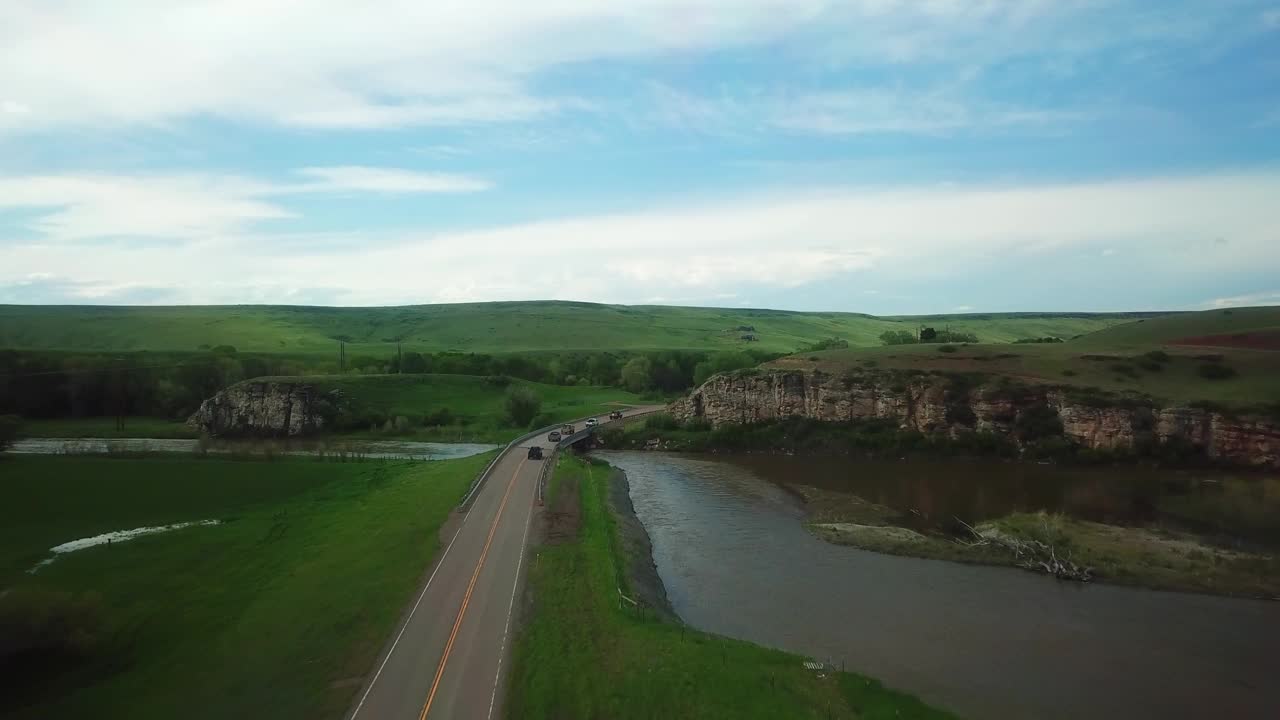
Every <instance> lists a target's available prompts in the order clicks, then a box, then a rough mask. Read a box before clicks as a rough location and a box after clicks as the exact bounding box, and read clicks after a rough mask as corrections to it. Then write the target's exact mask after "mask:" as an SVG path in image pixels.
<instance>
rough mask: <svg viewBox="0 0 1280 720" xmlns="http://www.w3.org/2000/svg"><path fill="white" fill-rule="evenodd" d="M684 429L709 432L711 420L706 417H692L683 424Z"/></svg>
mask: <svg viewBox="0 0 1280 720" xmlns="http://www.w3.org/2000/svg"><path fill="white" fill-rule="evenodd" d="M684 429H685V430H688V431H689V432H710V431H711V421H710V420H708V419H706V418H693V419H691V420H689V421H688V422H686V423H685V424H684Z"/></svg>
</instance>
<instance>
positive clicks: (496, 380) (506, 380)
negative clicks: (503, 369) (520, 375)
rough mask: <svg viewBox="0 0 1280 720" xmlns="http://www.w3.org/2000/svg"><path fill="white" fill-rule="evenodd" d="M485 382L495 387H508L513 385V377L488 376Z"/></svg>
mask: <svg viewBox="0 0 1280 720" xmlns="http://www.w3.org/2000/svg"><path fill="white" fill-rule="evenodd" d="M484 381H485V382H486V383H488V384H490V385H492V386H494V387H506V386H508V385H510V384H511V377H510V376H508V375H488V376H486V377H485V379H484Z"/></svg>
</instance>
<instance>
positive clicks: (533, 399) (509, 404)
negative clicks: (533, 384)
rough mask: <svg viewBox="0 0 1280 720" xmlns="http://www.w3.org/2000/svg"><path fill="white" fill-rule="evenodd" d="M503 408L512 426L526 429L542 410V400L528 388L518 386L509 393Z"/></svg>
mask: <svg viewBox="0 0 1280 720" xmlns="http://www.w3.org/2000/svg"><path fill="white" fill-rule="evenodd" d="M503 407H504V408H505V409H506V411H507V419H508V420H510V421H511V424H512V425H517V426H520V427H525V426H527V425H528V424H529V422H530V421H531V420H533V418H534V417H536V416H537V414H538V411H539V410H541V409H542V398H541V397H539V396H538V394H537V393H535V392H534V391H533V390H530V389H529V388H527V387H524V386H516V387H513V388H511V389H510V390H508V391H507V397H506V399H505V400H504V401H503Z"/></svg>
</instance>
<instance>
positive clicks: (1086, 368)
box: [770, 308, 1280, 409]
mask: <svg viewBox="0 0 1280 720" xmlns="http://www.w3.org/2000/svg"><path fill="white" fill-rule="evenodd" d="M1273 329H1280V308H1247V309H1240V310H1234V311H1231V312H1230V313H1224V312H1223V311H1221V310H1214V311H1209V312H1203V313H1187V314H1180V315H1174V316H1166V317H1159V318H1152V319H1147V320H1142V321H1139V322H1132V323H1128V324H1125V325H1119V326H1116V327H1113V328H1109V329H1106V330H1102V331H1099V332H1096V333H1093V334H1090V335H1087V336H1084V337H1081V338H1079V339H1077V340H1073V341H1070V342H1065V343H1059V344H1045V345H1039V344H1024V345H994V346H993V345H987V344H977V345H950V346H944V345H936V344H927V345H895V346H888V347H877V348H851V349H848V350H831V351H825V352H819V353H801V354H798V355H792V356H789V357H786V358H781V359H779V360H777V361H775V362H773V363H770V366H772V367H781V368H791V369H797V368H798V369H819V370H823V371H826V372H831V373H842V372H846V371H848V370H849V369H850V368H854V367H860V368H866V369H870V368H877V369H897V370H908V371H923V372H933V371H940V372H967V373H985V374H990V375H1000V376H1007V377H1011V378H1013V379H1015V380H1018V381H1021V382H1029V383H1037V384H1054V385H1066V386H1074V387H1082V388H1084V387H1088V388H1099V389H1101V390H1105V391H1109V392H1118V393H1124V392H1137V393H1142V394H1145V395H1149V396H1151V397H1153V398H1156V399H1158V400H1161V401H1164V402H1168V403H1184V404H1185V403H1193V402H1210V403H1216V404H1220V405H1223V406H1227V407H1233V408H1240V409H1245V408H1255V407H1258V406H1264V405H1270V404H1275V403H1280V352H1278V351H1275V350H1263V349H1254V348H1250V347H1232V346H1230V344H1231V338H1232V337H1233V334H1236V333H1244V332H1246V331H1248V332H1249V333H1250V334H1249V337H1256V336H1257V334H1258V333H1259V332H1260V331H1268V330H1273ZM1214 337H1217V338H1220V340H1218V341H1213V340H1212V338H1214ZM1188 338H1191V339H1197V338H1198V339H1199V340H1197V342H1200V340H1203V339H1205V338H1210V341H1211V342H1221V343H1223V344H1221V345H1209V344H1203V343H1201V344H1195V345H1191V344H1182V343H1181V342H1180V341H1183V340H1185V339H1188ZM1209 368H1217V370H1214V369H1209Z"/></svg>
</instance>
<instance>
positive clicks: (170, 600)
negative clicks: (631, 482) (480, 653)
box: [0, 455, 492, 719]
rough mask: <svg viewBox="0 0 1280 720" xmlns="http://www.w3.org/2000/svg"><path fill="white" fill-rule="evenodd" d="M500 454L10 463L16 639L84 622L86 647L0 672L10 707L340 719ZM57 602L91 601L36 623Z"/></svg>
mask: <svg viewBox="0 0 1280 720" xmlns="http://www.w3.org/2000/svg"><path fill="white" fill-rule="evenodd" d="M491 457H492V456H491V455H486V456H477V457H474V458H467V459H464V460H454V461H441V462H432V463H378V462H365V463H332V462H318V461H314V460H291V461H277V462H249V461H233V460H212V459H187V458H166V457H152V458H145V459H110V458H69V457H32V458H4V459H0V477H3V480H2V481H0V482H2V484H3V491H4V493H5V502H4V503H3V504H0V539H2V540H3V542H2V543H0V548H2V549H0V567H3V569H4V570H3V572H4V575H3V581H2V582H3V585H4V587H6V588H7V589H9V591H10V592H8V593H7V594H5V595H4V596H3V597H2V598H0V624H3V625H4V627H5V629H6V639H7V640H8V639H10V638H12V637H19V633H18V632H17V629H18V628H31V627H44V628H45V634H46V636H48V635H49V634H50V633H52V634H53V635H54V637H61V635H59V634H58V633H59V632H70V631H71V630H74V629H77V628H78V629H81V630H84V634H83V636H81V635H75V638H76V640H77V643H78V645H77V647H80V648H82V649H81V650H80V651H79V652H83V657H80V658H77V656H75V655H56V656H41V655H37V656H34V659H32V658H30V657H29V658H26V659H25V660H21V661H19V662H17V663H15V664H14V665H11V666H9V665H7V666H6V667H5V668H4V669H5V672H6V673H7V674H8V675H9V677H8V678H7V679H8V681H9V682H7V686H8V687H9V688H10V690H9V691H6V693H5V694H4V696H3V697H2V698H0V714H2V715H4V716H5V717H15V718H70V717H108V718H157V719H159V718H165V719H167V718H174V717H184V718H227V717H262V716H264V714H269V715H270V716H271V717H273V718H326V717H331V718H337V717H341V716H342V714H343V713H344V712H345V711H346V710H347V709H348V707H349V703H350V700H351V697H352V695H353V694H354V693H355V692H356V690H357V689H358V687H359V683H360V681H361V679H362V678H363V676H364V674H365V673H366V672H367V671H368V669H369V667H370V666H371V665H372V664H373V662H374V659H375V657H376V655H377V652H378V650H379V649H380V648H381V646H382V644H383V642H384V641H385V640H386V638H387V636H388V634H389V633H390V631H391V629H392V627H393V625H394V623H395V620H396V618H397V617H398V616H399V613H400V612H401V610H402V609H403V608H404V605H405V602H406V601H407V600H408V598H409V597H410V596H411V594H412V590H413V587H414V586H415V583H416V582H417V581H418V579H419V578H420V575H421V573H422V572H423V569H424V568H426V567H428V566H429V565H430V562H431V558H432V557H433V555H434V554H435V552H436V549H437V547H438V538H437V533H438V529H439V526H440V525H441V523H442V522H443V521H444V520H445V518H446V517H447V515H448V513H449V512H450V511H451V510H452V509H453V507H454V506H455V505H456V504H457V501H458V499H459V498H460V497H461V495H462V493H463V492H464V491H465V489H466V487H467V486H468V484H469V483H470V481H471V480H472V479H473V478H474V476H475V474H476V473H477V472H478V471H479V470H480V469H481V468H482V467H483V466H484V464H485V463H486V462H487V461H488V460H489V459H490V458H491ZM198 519H221V520H223V521H224V522H223V524H221V525H217V526H212V527H195V528H187V529H183V530H177V531H173V532H169V533H164V534H159V535H152V536H147V537H142V538H138V539H135V540H132V541H130V542H122V543H115V544H113V545H111V546H99V547H96V548H90V549H86V550H81V551H79V552H75V553H71V554H67V555H64V556H61V557H59V558H58V559H57V560H56V561H55V562H54V563H52V564H51V565H48V566H46V567H43V568H41V569H40V571H39V572H38V573H37V574H35V575H29V574H27V573H26V572H25V570H26V569H27V568H29V567H30V566H31V565H32V564H33V563H34V562H35V561H37V560H39V559H40V558H43V557H46V553H45V550H46V549H47V548H48V547H50V546H52V545H54V544H57V543H61V542H66V541H69V540H72V539H76V538H80V537H86V536H90V535H94V534H97V533H100V532H103V531H108V530H122V529H128V528H133V527H138V526H142V525H156V524H167V523H173V522H181V521H185V520H198ZM59 608H62V609H67V608H72V609H75V608H78V609H77V610H75V611H74V612H72V611H70V610H68V612H70V613H71V616H72V617H75V618H79V620H76V621H75V622H74V623H72V624H71V625H70V630H65V631H59V630H57V628H58V627H59V625H58V622H57V621H55V622H53V623H52V625H50V624H49V623H46V624H44V625H43V626H41V625H40V621H39V617H41V616H47V615H48V614H50V613H53V614H55V617H56V616H57V615H56V613H57V612H58V610H59ZM84 608H88V610H85V609H84ZM86 618H87V619H86ZM50 628H53V630H50ZM3 659H5V658H0V660H3Z"/></svg>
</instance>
